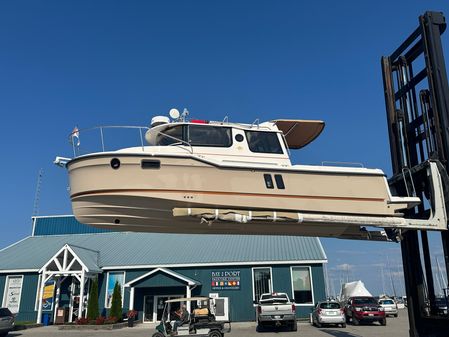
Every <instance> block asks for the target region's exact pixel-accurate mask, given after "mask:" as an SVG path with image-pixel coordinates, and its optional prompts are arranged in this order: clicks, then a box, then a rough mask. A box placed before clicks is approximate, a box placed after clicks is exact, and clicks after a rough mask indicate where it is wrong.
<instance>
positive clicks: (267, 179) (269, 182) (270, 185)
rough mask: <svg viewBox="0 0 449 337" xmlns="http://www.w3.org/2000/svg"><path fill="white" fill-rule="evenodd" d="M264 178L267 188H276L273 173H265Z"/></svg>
mask: <svg viewBox="0 0 449 337" xmlns="http://www.w3.org/2000/svg"><path fill="white" fill-rule="evenodd" d="M263 178H264V179H265V186H266V187H267V188H274V184H273V178H272V177H271V174H264V175H263Z"/></svg>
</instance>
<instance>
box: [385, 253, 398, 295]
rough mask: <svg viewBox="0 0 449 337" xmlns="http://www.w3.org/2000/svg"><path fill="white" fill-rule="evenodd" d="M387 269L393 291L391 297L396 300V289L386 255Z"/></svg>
mask: <svg viewBox="0 0 449 337" xmlns="http://www.w3.org/2000/svg"><path fill="white" fill-rule="evenodd" d="M387 268H388V273H389V274H390V281H391V287H392V289H393V296H394V298H396V297H397V296H396V287H395V285H394V281H393V275H392V272H391V267H390V259H389V258H388V255H387Z"/></svg>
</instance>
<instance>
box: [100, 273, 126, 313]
mask: <svg viewBox="0 0 449 337" xmlns="http://www.w3.org/2000/svg"><path fill="white" fill-rule="evenodd" d="M117 282H118V284H119V285H120V288H121V290H122V305H123V297H124V295H125V289H124V287H123V285H124V284H125V272H122V271H113V272H108V275H107V278H106V296H105V305H104V306H105V308H110V307H111V301H112V293H113V292H114V287H115V283H117Z"/></svg>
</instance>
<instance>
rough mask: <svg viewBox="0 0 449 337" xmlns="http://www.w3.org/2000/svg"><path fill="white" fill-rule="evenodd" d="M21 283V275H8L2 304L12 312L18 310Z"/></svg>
mask: <svg viewBox="0 0 449 337" xmlns="http://www.w3.org/2000/svg"><path fill="white" fill-rule="evenodd" d="M22 284H23V276H8V280H7V284H6V291H5V298H4V300H3V306H4V307H6V308H8V309H9V310H10V311H11V312H12V313H13V314H17V313H18V312H19V307H20V297H21V296H22Z"/></svg>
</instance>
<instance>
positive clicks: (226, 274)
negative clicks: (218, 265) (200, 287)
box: [211, 270, 240, 290]
mask: <svg viewBox="0 0 449 337" xmlns="http://www.w3.org/2000/svg"><path fill="white" fill-rule="evenodd" d="M211 286H212V290H240V270H229V271H213V272H211Z"/></svg>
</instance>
